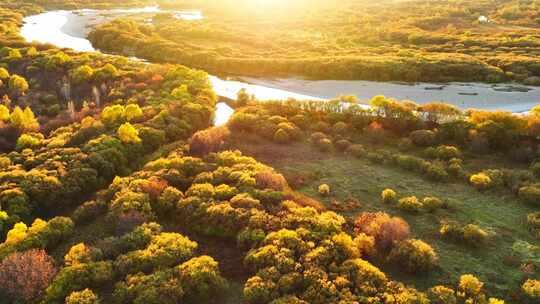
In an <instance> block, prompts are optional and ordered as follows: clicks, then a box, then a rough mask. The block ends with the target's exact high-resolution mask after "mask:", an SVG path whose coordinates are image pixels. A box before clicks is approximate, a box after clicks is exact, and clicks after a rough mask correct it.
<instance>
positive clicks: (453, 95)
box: [21, 7, 540, 113]
mask: <svg viewBox="0 0 540 304" xmlns="http://www.w3.org/2000/svg"><path fill="white" fill-rule="evenodd" d="M157 12H160V10H159V9H156V8H155V7H147V8H142V9H122V10H106V11H99V10H79V11H51V12H46V13H43V14H39V15H35V16H29V17H27V18H25V19H24V21H25V24H24V26H23V28H22V29H21V34H22V36H23V37H25V39H26V40H27V41H33V40H35V41H39V42H42V43H51V44H54V45H57V46H59V47H65V48H72V49H75V50H77V51H82V52H85V51H95V48H94V47H93V46H92V44H91V43H90V41H88V39H86V35H87V33H88V31H89V29H90V28H91V27H93V26H95V25H96V24H100V23H103V22H107V21H110V20H112V19H114V18H115V17H117V16H119V15H126V14H151V13H157ZM176 14H180V12H178V11H177V12H176ZM186 14H187V15H189V16H196V15H197V14H198V13H197V12H195V11H188V12H186ZM187 20H189V19H187ZM210 81H211V82H212V85H213V87H214V90H215V91H216V93H217V94H218V95H219V96H222V97H225V98H229V99H234V98H236V94H237V92H238V91H239V90H240V89H245V90H246V91H247V92H248V94H251V95H254V96H255V97H256V98H257V99H260V100H269V99H274V100H275V99H288V98H295V99H300V100H306V99H309V100H320V101H323V100H328V99H331V98H334V97H337V96H339V95H355V96H357V97H358V99H359V100H360V102H362V103H367V102H368V101H369V100H370V99H371V98H372V97H373V96H376V95H385V96H387V97H390V98H395V99H398V100H405V99H406V100H413V101H415V102H418V103H420V104H422V103H427V102H433V101H441V102H445V103H449V104H453V105H455V106H457V107H459V108H462V109H467V108H477V109H485V110H505V111H511V112H515V113H522V112H526V111H528V110H529V109H530V108H531V107H533V106H535V105H537V104H538V103H539V102H540V87H531V86H524V85H519V87H520V88H521V89H522V90H518V91H514V92H508V91H505V90H499V89H501V88H502V87H504V86H508V85H511V84H498V85H490V84H483V83H449V84H444V85H441V84H436V83H416V84H408V83H395V82H375V81H356V80H354V81H345V80H305V79H298V78H286V79H261V78H253V77H236V78H235V80H227V79H221V78H218V77H216V76H212V75H211V76H210Z"/></svg>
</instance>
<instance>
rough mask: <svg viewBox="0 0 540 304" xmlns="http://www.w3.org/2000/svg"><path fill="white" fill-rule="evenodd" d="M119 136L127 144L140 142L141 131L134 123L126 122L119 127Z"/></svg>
mask: <svg viewBox="0 0 540 304" xmlns="http://www.w3.org/2000/svg"><path fill="white" fill-rule="evenodd" d="M117 133H118V137H119V138H120V140H121V141H122V142H123V143H126V144H136V143H140V142H141V139H140V138H139V131H138V130H137V129H135V127H133V125H132V124H130V123H129V122H126V123H125V124H122V125H121V126H120V128H118V132H117Z"/></svg>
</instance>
